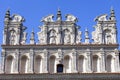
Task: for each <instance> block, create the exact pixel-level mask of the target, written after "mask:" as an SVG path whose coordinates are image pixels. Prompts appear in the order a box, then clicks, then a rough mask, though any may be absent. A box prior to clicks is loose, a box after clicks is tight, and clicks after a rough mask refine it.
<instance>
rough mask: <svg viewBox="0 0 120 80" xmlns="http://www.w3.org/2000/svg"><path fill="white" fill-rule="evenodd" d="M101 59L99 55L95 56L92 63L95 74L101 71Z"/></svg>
mask: <svg viewBox="0 0 120 80" xmlns="http://www.w3.org/2000/svg"><path fill="white" fill-rule="evenodd" d="M99 67H100V66H99V59H98V56H97V55H94V56H93V61H92V70H93V72H98V69H99Z"/></svg>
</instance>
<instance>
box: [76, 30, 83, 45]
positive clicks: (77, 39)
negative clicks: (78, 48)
mask: <svg viewBox="0 0 120 80" xmlns="http://www.w3.org/2000/svg"><path fill="white" fill-rule="evenodd" d="M81 35H82V32H81V31H78V35H77V36H76V43H77V44H78V43H80V42H81V40H82V38H81Z"/></svg>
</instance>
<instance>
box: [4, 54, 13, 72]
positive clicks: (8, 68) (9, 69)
mask: <svg viewBox="0 0 120 80" xmlns="http://www.w3.org/2000/svg"><path fill="white" fill-rule="evenodd" d="M5 72H6V73H12V72H13V56H8V57H7V58H6V64H5Z"/></svg>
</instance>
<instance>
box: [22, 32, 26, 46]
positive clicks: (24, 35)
mask: <svg viewBox="0 0 120 80" xmlns="http://www.w3.org/2000/svg"><path fill="white" fill-rule="evenodd" d="M26 39H27V33H26V32H23V36H22V41H21V44H25V43H26Z"/></svg>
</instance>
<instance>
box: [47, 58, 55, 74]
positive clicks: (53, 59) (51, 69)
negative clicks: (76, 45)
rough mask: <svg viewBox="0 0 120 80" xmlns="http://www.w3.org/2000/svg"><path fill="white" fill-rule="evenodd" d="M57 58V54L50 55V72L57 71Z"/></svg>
mask: <svg viewBox="0 0 120 80" xmlns="http://www.w3.org/2000/svg"><path fill="white" fill-rule="evenodd" d="M55 59H56V57H55V56H51V57H50V59H49V72H50V73H55V71H56V70H55V69H56V68H55V67H56V65H55Z"/></svg>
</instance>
